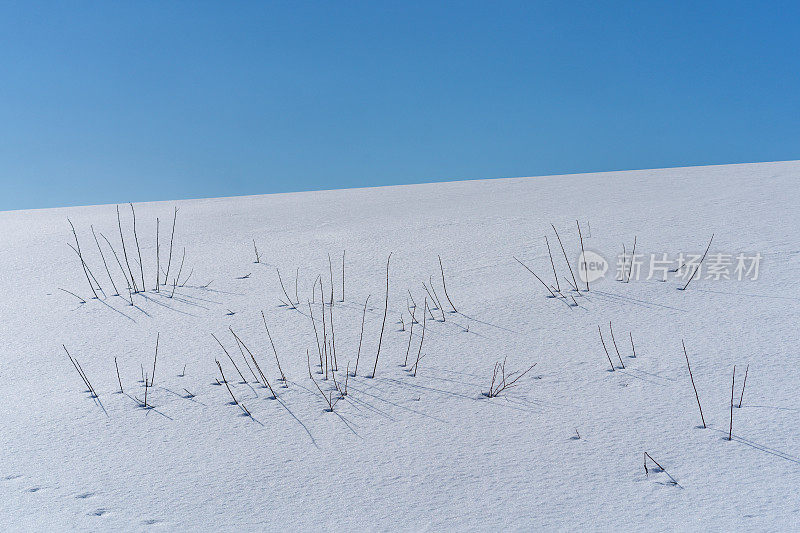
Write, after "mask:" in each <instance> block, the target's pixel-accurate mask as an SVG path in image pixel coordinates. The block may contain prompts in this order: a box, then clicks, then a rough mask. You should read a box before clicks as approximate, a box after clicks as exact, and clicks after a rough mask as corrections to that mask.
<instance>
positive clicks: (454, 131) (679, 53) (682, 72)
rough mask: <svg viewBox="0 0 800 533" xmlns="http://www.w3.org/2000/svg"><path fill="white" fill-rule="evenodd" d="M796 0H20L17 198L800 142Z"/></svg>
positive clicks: (772, 153)
mask: <svg viewBox="0 0 800 533" xmlns="http://www.w3.org/2000/svg"><path fill="white" fill-rule="evenodd" d="M798 27H800V8H798V3H797V2H786V3H779V2H768V3H767V2H764V3H761V2H747V3H739V2H580V3H567V2H562V1H558V2H535V1H528V2H433V1H425V2H391V3H389V2H377V1H371V2H346V1H336V2H333V1H332V2H197V1H192V2H188V1H187V2H147V1H135V2H134V1H130V2H85V1H69V2H2V3H0V66H2V70H1V71H0V183H2V194H1V195H0V209H3V210H5V209H21V208H31V207H49V206H62V205H79V204H97V203H115V202H127V201H134V202H136V201H143V200H159V199H163V200H168V199H177V198H195V197H209V196H231V195H240V194H259V193H269V192H283V191H298V190H311V189H328V188H342V187H361V186H372V185H387V184H398V183H416V182H428V181H444V180H453V179H467V178H488V177H501V176H532V175H543V174H556V173H572V172H591V171H602V170H622V169H637V168H655V167H666V166H684V165H705V164H717V163H737V162H751V161H771V160H787V159H798V158H800V31H798Z"/></svg>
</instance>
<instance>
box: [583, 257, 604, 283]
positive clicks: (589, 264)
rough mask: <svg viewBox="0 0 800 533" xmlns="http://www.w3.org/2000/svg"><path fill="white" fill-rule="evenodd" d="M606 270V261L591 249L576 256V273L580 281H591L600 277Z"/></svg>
mask: <svg viewBox="0 0 800 533" xmlns="http://www.w3.org/2000/svg"><path fill="white" fill-rule="evenodd" d="M606 272H608V261H606V260H605V259H604V258H603V256H602V255H600V254H598V253H597V252H593V251H591V250H586V251H585V252H582V253H581V255H580V257H579V258H578V274H579V275H580V278H581V281H583V282H584V283H585V282H587V281H588V282H592V281H597V280H599V279H601V278H602V277H603V276H605V274H606Z"/></svg>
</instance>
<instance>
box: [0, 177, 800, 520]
mask: <svg viewBox="0 0 800 533" xmlns="http://www.w3.org/2000/svg"><path fill="white" fill-rule="evenodd" d="M799 180H800V162H783V163H764V164H750V165H731V166H716V167H699V168H676V169H665V170H648V171H634V172H612V173H601V174H585V175H572V176H552V177H538V178H520V179H500V180H486V181H470V182H453V183H441V184H430V185H413V186H399V187H383V188H374V189H358V190H341V191H325V192H313V193H297V194H280V195H268V196H253V197H242V198H221V199H209V200H191V201H178V202H158V203H147V204H136V205H134V208H135V215H136V235H134V233H133V224H132V222H133V220H132V212H131V207H130V206H128V205H120V206H119V209H120V222H121V230H122V233H123V235H124V242H125V250H123V247H122V243H121V241H120V228H119V227H118V221H117V211H116V208H115V206H93V207H79V208H68V209H48V210H36V211H19V212H4V213H0V228H2V230H3V231H2V233H1V234H0V249H1V250H2V253H3V257H2V261H0V280H1V282H0V283H1V285H0V287H1V288H2V296H3V297H2V300H0V306H1V307H0V317H1V318H2V322H1V323H2V326H0V331H1V332H2V349H1V350H2V358H0V377H2V383H3V384H4V387H3V389H2V390H3V392H2V396H3V401H2V402H0V426H2V431H0V444H2V451H3V452H2V460H0V517H1V518H2V523H3V528H4V529H7V530H32V529H35V530H61V529H69V530H85V529H89V530H111V529H113V530H144V529H153V530H169V531H180V530H211V529H220V530H231V531H234V530H235V531H242V530H261V529H266V530H297V529H299V530H323V529H330V530H334V529H336V530H346V529H356V530H383V531H387V530H397V529H401V530H426V529H432V530H484V531H489V530H491V531H497V530H505V529H516V530H530V529H572V528H580V529H597V530H608V529H619V528H624V529H635V530H648V531H650V530H666V529H673V528H680V529H694V530H699V529H703V530H705V529H711V530H728V529H731V528H736V529H761V530H767V529H770V530H779V529H787V528H788V529H798V528H800V502H798V498H797V493H798V490H800V427H799V426H798V423H797V422H798V419H799V417H800V397H799V396H798V394H797V391H798V388H799V386H800V365H798V362H799V360H798V359H799V358H798V342H797V324H798V318H799V317H800V312H799V306H800V290H798V285H797V280H798V278H800V263H799V261H800V236H798V222H799V221H800V215H798V212H799V208H800V181H799ZM174 207H177V209H178V210H177V217H176V223H175V231H174V241H173V246H172V258H171V260H170V259H169V254H170V242H171V240H172V239H171V234H172V226H173V216H174V213H175V212H174V210H173V208H174ZM157 218H158V221H159V222H158V230H159V231H158V235H159V238H158V245H159V247H158V254H157V253H156V219H157ZM576 221H577V222H578V223H579V224H580V230H581V237H582V239H583V247H584V249H585V250H587V251H591V252H592V253H593V254H596V255H592V257H593V259H594V260H593V262H592V264H591V267H592V269H593V270H592V272H591V274H592V275H593V277H594V274H595V273H596V272H599V271H602V268H603V263H602V262H603V261H606V266H607V268H608V270H607V272H606V273H605V275H604V276H603V277H601V278H599V279H593V280H592V281H591V282H590V286H589V290H588V291H587V290H586V286H585V283H584V282H583V281H582V279H581V267H580V263H579V255H580V252H581V241H580V238H579V234H578V225H577V224H576ZM70 222H71V223H72V224H73V225H74V228H75V231H76V234H77V237H78V242H79V244H80V251H81V254H82V256H83V258H84V260H85V264H86V267H87V269H86V270H85V269H84V267H83V264H82V262H81V260H80V259H79V258H78V255H77V254H76V253H75V252H74V251H73V250H71V249H70V247H69V246H68V244H69V245H71V246H76V243H75V237H74V236H73V233H72V230H71V228H70ZM551 224H553V225H554V226H555V229H556V230H557V231H558V236H559V237H560V239H561V241H562V242H563V251H562V248H561V246H560V245H559V241H558V237H557V236H556V234H555V232H554V229H553V227H551ZM92 229H94V232H95V235H96V237H97V241H95V237H94V236H93V234H92ZM712 234H713V236H714V237H713V240H712V241H711V244H710V247H709V249H708V253H707V254H706V257H705V258H704V259H703V261H702V263H700V260H699V259H700V256H702V255H703V253H704V251H705V250H706V247H707V246H708V244H709V239H711V236H712ZM545 236H546V237H547V242H545ZM136 238H138V249H137V243H136ZM634 241H635V243H636V244H635V252H636V253H635V255H634V259H635V260H634V263H633V264H631V263H630V262H629V259H630V255H631V252H632V251H633V247H634ZM254 242H255V247H257V249H258V254H259V262H255V259H256V252H255V249H254ZM98 243H99V249H101V250H102V252H103V257H101V255H100V252H99V251H98ZM548 245H549V247H550V249H551V251H552V262H551V258H550V255H549V254H548V247H547V246H548ZM623 245H624V246H625V251H626V253H627V254H628V256H627V258H626V259H622V260H621V259H620V257H619V256H620V255H621V254H622V252H623ZM112 247H113V250H112ZM184 249H185V259H184V256H183V251H184ZM115 253H116V256H115V255H114V254H115ZM390 253H391V258H390V259H389V261H388V302H387V301H386V295H387V292H386V291H387V289H386V282H387V277H386V275H387V259H388V258H389V255H390ZM343 254H344V280H343V279H342V261H343ZM664 254H666V256H664ZM681 254H683V255H682V256H681ZM125 255H127V261H126V259H125ZM157 255H158V258H157ZM565 256H566V259H567V260H568V261H569V267H571V269H572V272H571V271H570V268H569V267H568V263H567V262H566V261H565ZM140 257H141V264H140V263H139V260H140ZM329 257H330V263H329ZM439 258H441V266H440V262H439ZM103 260H105V264H106V265H107V267H108V268H107V269H106V266H104V261H103ZM662 260H666V262H661V261H662ZM620 261H623V262H622V263H620ZM678 261H683V262H686V263H687V264H686V265H683V266H682V264H678ZM181 263H183V265H182V267H181ZM521 263H522V264H521ZM157 264H158V268H157ZM523 264H524V265H525V266H526V267H528V268H529V269H530V270H531V271H532V272H533V273H535V274H536V275H537V276H538V277H539V278H541V280H542V282H540V281H538V280H537V279H536V278H535V277H534V275H532V274H531V272H529V270H527V269H526V268H524V267H523ZM698 264H699V265H700V267H699V269H697V266H698ZM651 267H652V268H651ZM676 267H681V268H679V269H678V270H677V271H676V272H671V271H670V270H671V269H674V268H676ZM598 269H599V270H598ZM696 269H697V272H695V270H696ZM159 270H160V272H159ZM167 270H168V271H169V272H168V277H167V278H166V279H167V284H166V285H161V286H160V287H159V290H158V291H157V292H156V290H155V284H156V278H157V276H158V279H159V280H162V282H163V280H164V277H165V275H166V274H167ZM554 270H555V271H556V272H557V279H558V287H552V288H551V287H549V286H551V285H552V286H555V284H556V281H555V279H554ZM179 271H180V275H179V274H178V272H179ZM157 272H159V273H158V274H157ZM278 272H280V277H281V279H280V280H279V277H278ZM442 274H444V279H445V282H446V292H445V286H444V285H443V283H442ZM178 275H179V277H178ZM573 275H574V279H575V281H573ZM692 275H693V276H694V277H693V278H692V281H691V282H690V283H689V285H688V287H686V289H685V290H681V288H683V287H684V286H685V285H686V283H687V281H688V280H689V279H690V277H692ZM92 276H93V277H94V278H95V279H96V281H89V280H88V279H92ZM726 277H729V278H731V279H725V278H726ZM87 278H88V279H87ZM131 278H133V279H134V280H135V283H136V285H137V288H139V289H141V288H142V285H144V287H145V288H146V292H140V293H134V294H129V291H128V286H129V284H131V283H130V279H131ZM331 278H332V279H333V283H332V284H331ZM619 278H622V281H619ZM716 278H720V279H716ZM739 278H741V279H739ZM112 279H113V284H114V285H116V289H117V291H118V292H119V293H120V294H119V295H115V292H117V291H115V289H114V287H113V286H112V282H111V280H112ZM175 279H177V280H178V281H177V283H175V282H174V280H175ZM281 281H282V283H283V288H282V286H281ZM320 283H321V287H320ZM574 283H577V284H578V286H579V288H580V289H581V290H580V291H579V292H576V291H574V290H573V289H571V286H570V285H571V284H574ZM96 285H99V286H100V287H102V291H101V290H100V289H99V288H97V287H96ZM423 285H424V286H425V287H423ZM331 286H332V290H333V305H332V306H331V305H330V298H331ZM320 289H321V290H320ZM557 289H560V292H558V290H557ZM93 290H94V291H96V292H97V295H98V298H94V297H93V293H92V291H93ZM551 290H552V291H553V292H554V294H555V297H553V296H552V295H551V294H550V291H551ZM67 291H69V292H67ZM173 291H174V293H173ZM428 291H430V293H429V292H428ZM71 293H72V294H71ZM368 297H369V300H368V303H367V304H366V308H365V300H367V298H368ZM323 298H324V300H325V302H327V304H326V303H323V301H322V300H323ZM426 299H427V304H428V306H430V308H431V309H430V310H429V311H428V312H427V313H425V312H424V302H425V301H426ZM82 301H83V302H84V303H82ZM131 301H132V303H133V305H131ZM415 304H416V307H415ZM384 309H386V314H385V324H384ZM454 309H457V312H454ZM412 311H413V314H414V316H415V317H416V319H417V320H418V323H415V324H413V334H412V332H411V327H412V319H411V313H412ZM262 312H263V316H262ZM312 313H313V321H312V317H311V314H312ZM423 315H425V316H426V318H425V320H424V322H423ZM323 316H324V323H323ZM362 317H363V336H362ZM265 325H266V326H268V328H269V334H270V335H271V338H272V341H273V343H274V350H273V344H272V343H271V342H270V337H269V336H268V334H267V329H266V328H265ZM598 326H599V330H600V331H598ZM612 329H613V338H612V332H611V330H612ZM231 330H232V331H233V332H234V333H235V334H236V336H238V338H239V339H240V341H241V343H243V345H244V346H245V347H246V348H244V347H242V345H241V344H240V343H239V341H237V340H236V338H235V337H234V335H233V334H232V333H231ZM423 330H424V341H423V338H422V333H423ZM600 333H602V337H603V342H604V343H605V349H604V346H603V343H601V338H600ZM212 334H213V336H212ZM214 336H215V337H216V338H217V339H219V341H220V342H221V344H222V345H223V346H224V349H225V350H227V354H226V352H225V351H223V348H221V346H220V344H218V343H217V341H216V340H215V338H214ZM157 339H158V357H157V361H155V364H154V357H155V354H156V340H157ZM360 340H361V342H360V343H359V341H360ZM682 341H684V342H685V346H686V355H684V351H683V348H682V344H681V342H682ZM326 342H327V347H326ZM359 344H360V352H359ZM379 344H380V347H379ZM420 344H422V346H421V348H420ZM62 345H63V347H62ZM615 345H616V347H615ZM64 347H66V350H68V352H69V354H70V355H71V357H72V359H73V361H74V363H73V362H71V360H70V358H69V357H68V355H67V353H66V351H65V349H64ZM248 349H249V351H250V352H251V353H252V356H251V355H250V354H249V353H248ZM634 349H635V357H633V353H634V352H633V350H634ZM606 350H607V352H606ZM326 352H327V379H326V374H325V372H326ZM334 352H335V360H334ZM276 353H277V361H279V362H280V368H279V367H278V362H277V361H276ZM359 353H360V355H359ZM307 354H308V356H307ZM378 354H379V356H378ZM407 354H408V364H405V365H404V362H405V360H406V355H407ZM229 356H230V357H229ZM687 356H688V359H689V361H690V363H691V370H692V376H693V379H694V384H695V385H696V390H697V396H696V395H695V390H694V389H693V386H692V382H691V380H690V376H689V372H688V369H687V363H686V357H687ZM376 357H377V364H376ZM418 357H419V363H418V364H416V365H414V366H412V364H413V363H416V361H417V358H418ZM357 359H358V370H357V373H356V375H353V376H347V369H348V368H349V370H350V372H351V373H352V372H353V371H354V369H355V366H356V361H357ZM321 360H322V366H320V361H321ZM115 361H116V366H115ZM217 361H219V366H218V365H217ZM504 361H505V369H506V382H507V383H508V382H510V381H511V380H513V379H514V377H516V375H515V376H514V377H511V376H510V374H511V372H513V371H524V370H526V369H528V368H529V367H530V366H531V365H533V364H534V363H535V366H534V367H533V368H532V369H531V370H530V371H529V372H528V373H527V374H525V375H524V376H522V377H521V378H520V379H519V380H518V381H516V383H514V386H513V387H509V388H507V389H506V390H504V391H502V392H500V393H499V395H497V396H495V397H491V398H489V397H487V393H488V392H489V390H490V387H492V385H491V381H492V375H493V369H495V367H496V364H497V363H501V364H502V363H503V362H504ZM234 364H235V366H234ZM309 365H310V369H311V377H310V376H309ZM623 365H624V368H623ZM734 365H735V366H736V374H735V382H734V383H733V397H734V404H735V406H734V407H733V408H731V395H732V392H731V386H732V381H733V372H734ZM337 366H338V372H334V369H335V368H336V367H337ZM117 367H118V369H119V379H118V377H117ZM154 368H155V369H154ZM220 369H221V370H222V372H223V373H224V377H225V378H227V383H225V380H224V379H223V377H222V375H221V373H220ZM373 369H374V373H375V375H374V378H373V377H371V376H372V374H373ZM612 369H613V371H612ZM415 370H416V375H414V371H415ZM282 374H283V375H285V378H286V381H285V382H284V381H281V376H282ZM745 374H746V375H747V378H746V387H745ZM84 376H85V378H86V379H87V380H88V382H89V383H90V384H91V387H92V389H93V390H94V391H95V392H96V393H97V396H98V397H97V398H93V397H92V396H93V395H92V394H91V393H90V392H89V387H88V386H87V385H86V384H85V383H84ZM143 376H144V377H145V378H146V379H143ZM334 377H335V380H334ZM264 378H266V380H268V381H269V384H270V386H271V388H272V389H273V390H274V392H275V393H276V394H277V399H274V398H273V397H272V393H271V392H270V389H269V388H267V387H265V386H264V384H263V383H261V382H262V381H263V380H264ZM501 380H502V376H501V375H500V373H498V376H497V377H496V379H495V384H494V387H493V388H494V389H497V388H498V384H499V383H501ZM145 381H147V382H148V384H149V383H150V382H151V381H152V386H151V387H147V407H145V406H144V395H145ZM245 381H246V382H247V383H244V382H245ZM120 385H121V387H122V389H123V390H124V392H120ZM345 387H346V392H347V394H346V396H342V392H343V391H344V390H345ZM500 387H502V385H501V386H500ZM743 387H745V389H744V392H743V393H742V388H743ZM229 389H230V390H229ZM340 391H341V392H340ZM232 396H233V397H235V399H236V401H237V402H239V404H238V405H237V404H234V403H233V400H232ZM697 397H699V401H700V405H701V406H702V414H703V416H702V418H701V414H700V411H699V409H698V402H697ZM740 397H741V401H742V403H741V407H739V406H738V405H739V401H740ZM326 398H327V401H330V402H331V403H335V405H334V408H333V412H330V410H329V407H328V404H327V401H326V400H325V399H326ZM731 413H732V418H733V420H732V440H730V441H729V440H728V435H729V430H730V423H731ZM703 420H704V422H705V424H706V425H707V427H706V428H705V429H704V428H703V427H702V426H703ZM645 452H646V453H648V454H649V455H650V456H651V459H647V461H645V455H644V454H645ZM656 462H657V463H658V465H660V467H661V468H663V469H665V471H662V469H661V468H659V467H658V466H657V465H656ZM645 465H647V472H646V470H645Z"/></svg>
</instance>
